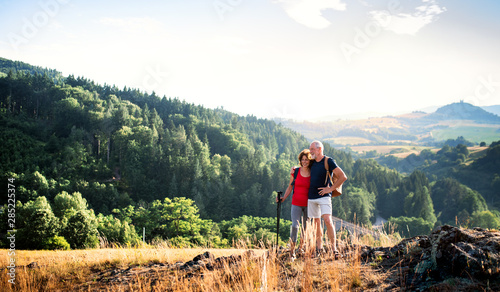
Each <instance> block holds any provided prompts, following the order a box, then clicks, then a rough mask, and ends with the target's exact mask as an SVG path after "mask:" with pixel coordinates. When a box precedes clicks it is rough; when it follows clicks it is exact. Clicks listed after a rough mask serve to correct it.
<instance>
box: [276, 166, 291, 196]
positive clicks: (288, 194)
mask: <svg viewBox="0 0 500 292" xmlns="http://www.w3.org/2000/svg"><path fill="white" fill-rule="evenodd" d="M292 182H293V173H292V175H291V177H290V183H289V184H288V188H286V191H285V195H284V196H283V197H282V198H281V201H282V202H284V201H285V199H286V198H288V196H290V194H291V193H292V190H293V186H292ZM277 202H278V198H276V203H277Z"/></svg>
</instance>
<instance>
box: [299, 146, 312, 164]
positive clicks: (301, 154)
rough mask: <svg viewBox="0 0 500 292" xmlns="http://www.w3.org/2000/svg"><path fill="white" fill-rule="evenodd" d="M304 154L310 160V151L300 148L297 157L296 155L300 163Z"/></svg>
mask: <svg viewBox="0 0 500 292" xmlns="http://www.w3.org/2000/svg"><path fill="white" fill-rule="evenodd" d="M304 155H305V156H306V157H307V159H309V160H312V156H311V151H309V149H304V150H302V151H301V152H300V153H299V157H298V158H299V163H300V161H301V160H302V157H303V156H304Z"/></svg>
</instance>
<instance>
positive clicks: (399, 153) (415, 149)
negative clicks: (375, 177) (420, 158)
mask: <svg viewBox="0 0 500 292" xmlns="http://www.w3.org/2000/svg"><path fill="white" fill-rule="evenodd" d="M350 149H351V150H352V151H354V152H357V153H359V154H363V153H368V152H370V151H376V153H374V155H373V156H374V157H377V156H382V155H392V156H395V157H397V158H406V157H408V155H411V154H415V155H419V154H420V152H422V150H424V149H429V150H431V151H432V152H434V153H435V152H437V151H439V150H440V148H436V147H428V146H415V145H372V146H370V145H368V146H351V147H350ZM467 149H468V150H469V153H470V156H471V157H476V156H477V155H480V154H481V152H482V151H485V150H486V149H488V147H487V146H485V147H480V146H473V147H467Z"/></svg>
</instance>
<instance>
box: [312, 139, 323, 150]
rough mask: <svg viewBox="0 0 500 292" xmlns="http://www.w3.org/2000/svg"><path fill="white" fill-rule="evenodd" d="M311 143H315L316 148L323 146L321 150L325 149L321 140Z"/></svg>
mask: <svg viewBox="0 0 500 292" xmlns="http://www.w3.org/2000/svg"><path fill="white" fill-rule="evenodd" d="M311 144H314V146H316V148H321V150H325V148H323V143H321V142H320V141H313V142H312V143H311Z"/></svg>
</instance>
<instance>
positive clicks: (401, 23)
mask: <svg viewBox="0 0 500 292" xmlns="http://www.w3.org/2000/svg"><path fill="white" fill-rule="evenodd" d="M445 11H446V8H445V7H440V6H439V5H438V4H437V2H436V1H435V0H423V1H422V5H420V6H418V7H416V8H415V11H414V12H413V13H402V12H398V13H396V14H391V15H390V17H389V18H388V15H387V14H388V13H387V11H383V10H375V11H371V12H369V14H370V16H371V17H372V18H373V19H374V20H375V21H377V22H378V23H379V24H380V26H381V27H382V28H384V29H386V30H389V31H392V32H395V33H397V34H409V35H415V34H416V33H417V32H418V31H419V30H420V29H422V28H423V27H424V26H426V25H428V24H430V23H432V22H435V21H436V20H437V19H438V17H437V16H438V15H439V14H441V13H443V12H445Z"/></svg>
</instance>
